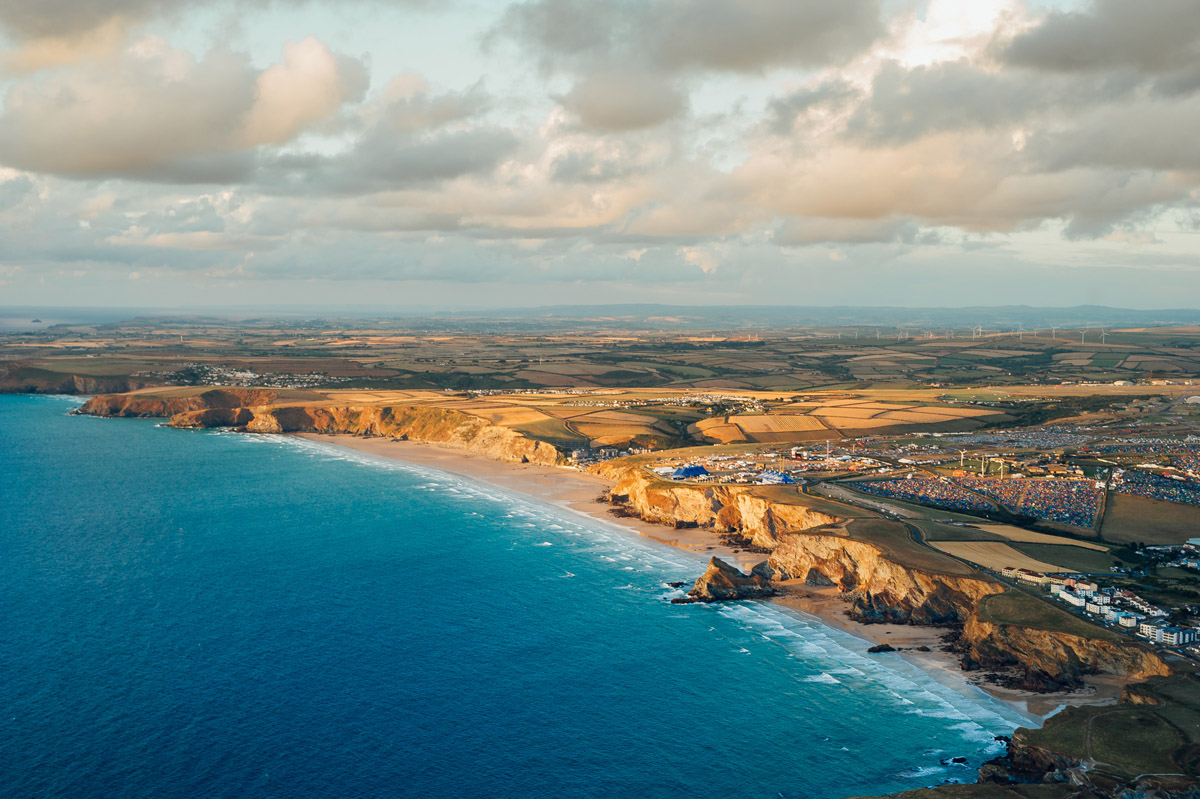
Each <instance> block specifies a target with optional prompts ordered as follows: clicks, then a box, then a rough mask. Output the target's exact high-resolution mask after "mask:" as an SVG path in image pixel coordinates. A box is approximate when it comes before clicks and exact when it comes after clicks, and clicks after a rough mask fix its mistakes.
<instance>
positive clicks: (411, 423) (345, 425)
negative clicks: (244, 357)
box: [78, 389, 559, 465]
mask: <svg viewBox="0 0 1200 799" xmlns="http://www.w3.org/2000/svg"><path fill="white" fill-rule="evenodd" d="M275 399H276V395H275V394H274V392H271V391H264V390H258V389H213V390H211V391H206V392H204V393H202V394H192V395H186V396H162V397H154V396H141V395H137V394H133V395H122V394H117V395H106V396H98V397H93V398H92V399H90V400H88V401H87V402H86V403H84V405H83V406H82V407H81V408H80V409H79V411H78V413H84V414H91V415H94V416H158V417H169V418H170V422H168V424H169V425H170V426H172V427H185V428H187V427H191V428H196V427H235V428H238V429H241V430H245V431H246V432H251V433H341V434H349V435H356V436H380V437H388V438H405V439H409V440H412V441H420V442H426V443H431V444H440V445H442V446H447V447H452V448H455V449H464V450H470V451H472V452H478V453H480V454H482V455H485V456H487V457H489V458H492V459H494V460H500V461H508V462H510V463H538V464H546V465H552V464H555V463H557V462H558V458H559V454H558V450H557V449H555V448H554V447H553V446H552V445H551V444H547V443H546V442H544V441H535V440H534V439H531V438H526V437H525V436H523V435H521V434H520V433H518V432H517V431H515V430H512V429H510V428H507V427H501V426H499V425H494V424H491V423H490V422H488V421H486V420H485V419H481V418H479V417H477V416H471V415H470V414H466V413H462V412H461V411H455V410H449V409H446V408H436V407H430V406H407V405H330V406H322V405H316V404H305V405H272V404H270V403H271V402H273V401H274V400H275Z"/></svg>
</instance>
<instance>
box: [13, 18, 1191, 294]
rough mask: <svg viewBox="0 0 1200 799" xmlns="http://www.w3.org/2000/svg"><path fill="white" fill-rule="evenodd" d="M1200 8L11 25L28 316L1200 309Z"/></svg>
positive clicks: (22, 283) (16, 180)
mask: <svg viewBox="0 0 1200 799" xmlns="http://www.w3.org/2000/svg"><path fill="white" fill-rule="evenodd" d="M1197 131H1200V13H1197V8H1196V4H1195V0H1139V2H1129V0H1092V1H1091V2H1087V1H1086V0H1080V1H1078V2H1048V1H1045V0H1043V1H1040V2H1033V1H1032V0H838V2H827V1H826V0H658V1H652V0H644V1H643V2H638V1H637V0H524V2H504V1H503V0H496V1H495V2H486V1H485V0H442V2H438V1H437V0H304V1H303V2H302V1H301V0H288V2H283V0H277V1H274V0H239V1H238V2H220V0H89V2H79V1H78V0H0V305H10V306H14V305H15V306H20V305H31V306H46V305H53V306H70V305H78V306H115V307H132V306H147V307H189V306H191V307H195V306H206V307H213V306H223V305H229V306H245V305H255V306H270V305H278V306H289V305H304V306H310V307H311V306H320V305H322V304H328V305H331V306H334V305H336V306H339V307H346V306H354V305H356V304H361V305H364V306H370V307H381V306H382V307H386V306H389V305H395V306H397V307H400V306H403V307H406V308H412V307H429V308H431V309H452V308H479V307H505V306H536V305H549V304H595V303H617V302H622V303H624V302H653V303H671V304H679V305H688V304H696V305H714V304H719V305H732V304H770V305H793V304H794V305H832V304H836V305H911V306H959V305H1004V304H1027V305H1078V304H1103V305H1113V306H1121V307H1134V308H1179V307H1200V136H1198V135H1197Z"/></svg>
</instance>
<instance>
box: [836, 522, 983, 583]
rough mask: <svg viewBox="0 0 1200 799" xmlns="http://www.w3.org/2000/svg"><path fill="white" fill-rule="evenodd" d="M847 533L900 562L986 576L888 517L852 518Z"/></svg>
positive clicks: (936, 569)
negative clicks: (930, 545)
mask: <svg viewBox="0 0 1200 799" xmlns="http://www.w3.org/2000/svg"><path fill="white" fill-rule="evenodd" d="M846 530H847V531H848V532H849V533H850V535H851V537H853V538H857V539H859V540H860V541H866V542H867V543H870V544H874V545H875V546H877V547H879V548H880V549H881V550H883V551H884V553H886V554H887V555H888V557H890V558H891V559H892V560H894V561H896V562H897V563H899V564H901V565H902V566H911V567H913V568H917V569H922V570H924V571H932V572H938V573H941V574H951V575H957V576H963V577H976V578H979V579H981V580H986V579H988V578H987V577H985V576H984V575H983V574H981V573H980V572H978V571H976V570H975V569H973V568H971V567H970V566H968V565H967V564H965V563H963V562H962V561H960V560H958V559H956V558H952V557H950V556H949V555H946V554H943V553H941V552H938V551H937V550H935V549H931V548H930V547H927V546H925V545H924V544H919V543H917V542H916V541H914V540H913V538H912V533H911V531H909V529H908V527H907V525H905V524H904V523H902V522H894V521H891V520H889V519H855V520H854V521H852V522H850V523H849V524H847V525H846Z"/></svg>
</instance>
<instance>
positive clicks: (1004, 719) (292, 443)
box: [242, 435, 1029, 773]
mask: <svg viewBox="0 0 1200 799" xmlns="http://www.w3.org/2000/svg"><path fill="white" fill-rule="evenodd" d="M242 438H243V439H244V440H258V441H262V442H266V441H273V442H275V443H276V444H277V445H279V446H287V447H292V448H294V449H297V450H299V451H300V452H302V453H304V454H307V455H308V456H310V457H313V458H320V459H327V460H343V461H350V462H354V463H357V464H360V465H363V466H369V467H371V468H375V469H380V468H382V469H389V470H393V471H397V472H401V473H404V474H406V475H409V476H412V477H415V478H417V479H419V480H422V481H423V482H422V483H421V485H422V486H423V487H424V488H426V489H427V490H433V491H441V492H443V493H447V494H450V495H452V496H454V497H455V498H463V499H475V500H487V501H488V502H492V503H502V504H503V505H504V512H503V513H502V514H500V515H496V516H494V518H502V519H506V520H509V521H510V523H512V526H513V527H514V528H518V529H523V530H536V531H538V532H539V533H540V534H541V535H543V536H544V535H547V534H550V535H553V536H556V537H558V538H561V539H562V540H563V542H564V543H566V542H570V543H571V544H572V545H573V546H574V547H575V548H576V549H577V550H578V551H579V552H581V553H584V554H586V555H588V556H590V557H591V558H592V559H593V560H595V561H600V562H603V563H609V564H613V565H620V566H621V570H622V571H637V572H645V573H648V574H652V575H654V576H655V580H654V583H652V584H649V585H647V586H645V587H644V588H642V589H639V588H638V587H637V586H635V585H634V584H633V583H628V584H626V585H621V586H614V589H615V590H620V591H635V590H647V591H652V592H653V595H654V596H656V597H662V598H670V597H674V596H683V592H682V591H677V592H672V593H667V594H663V593H662V592H661V588H660V586H658V585H655V584H657V583H661V581H663V580H670V579H690V578H691V577H692V576H694V574H695V572H696V571H697V569H698V568H699V567H700V566H701V565H702V564H703V562H704V558H703V557H702V556H698V555H693V554H692V553H688V552H684V551H682V550H677V549H674V548H670V547H666V546H664V545H660V544H656V543H654V542H651V541H648V540H646V539H642V538H640V537H637V536H636V534H634V533H631V532H629V531H628V530H627V529H625V528H623V527H621V526H619V525H617V524H615V523H612V522H608V521H606V520H603V519H596V518H593V517H591V516H587V515H584V514H582V513H580V512H578V511H573V510H571V509H568V508H563V507H560V506H557V505H553V504H550V503H547V502H542V501H540V500H538V499H536V498H532V497H527V496H524V495H520V494H515V493H510V492H508V491H505V490H503V489H497V488H495V487H492V486H482V485H480V484H478V483H475V482H473V481H472V480H470V479H468V478H464V477H459V476H457V475H453V474H450V473H446V472H442V471H441V470H438V469H435V468H432V467H427V466H418V465H415V464H411V463H407V462H404V461H396V460H390V459H382V458H377V457H373V456H369V455H363V454H361V453H357V452H354V451H352V450H345V449H342V448H337V447H332V446H329V445H326V444H324V443H318V442H313V441H308V440H306V439H302V438H296V437H292V436H269V435H268V436H242ZM553 543H554V542H553V541H552V540H546V539H542V540H540V541H538V542H537V545H538V546H544V545H546V544H553ZM563 576H564V577H566V576H571V577H573V576H574V575H573V574H572V573H571V572H566V573H565V574H564V575H563ZM691 611H692V612H714V611H715V612H716V613H717V614H718V615H719V616H720V617H722V618H724V619H725V620H726V622H727V623H731V624H733V625H734V626H735V628H736V629H739V630H741V631H742V632H743V633H745V634H749V635H751V636H752V637H753V639H754V640H757V641H759V642H761V643H763V644H765V645H767V646H768V649H767V650H764V651H765V652H770V651H776V652H778V651H782V652H783V653H785V654H786V655H787V656H789V657H793V656H794V657H795V658H797V659H798V660H799V661H800V662H803V663H806V664H809V665H811V666H813V667H816V668H817V669H819V670H820V672H819V674H817V675H812V676H801V675H797V676H796V679H797V680H798V681H799V682H807V683H822V684H826V685H845V686H847V687H849V688H852V689H854V690H857V691H860V692H864V693H868V694H871V695H875V696H877V697H878V700H879V701H881V702H885V703H890V704H892V705H893V706H894V708H895V712H899V713H906V712H907V713H914V714H918V715H920V716H924V717H927V718H937V719H947V720H950V721H954V722H956V723H955V724H953V725H951V728H952V729H954V730H955V731H956V732H958V733H959V735H960V736H961V737H962V739H963V740H964V742H970V743H972V744H982V743H985V742H991V740H992V737H993V735H994V734H996V733H997V732H1009V731H1011V730H1012V729H1013V728H1015V727H1016V726H1020V725H1023V724H1028V723H1029V719H1028V718H1026V717H1024V716H1023V715H1022V714H1020V713H1018V712H1017V711H1015V710H1014V709H1012V708H1010V707H1009V706H1007V705H1004V704H1003V703H1000V702H998V701H996V700H993V699H992V698H991V697H989V696H987V695H986V694H985V693H984V692H982V691H980V690H979V689H978V688H974V687H971V686H967V685H965V684H963V683H961V682H958V681H954V680H953V678H952V677H951V678H948V679H947V683H949V684H947V683H943V682H941V681H939V680H938V679H935V677H934V676H933V675H931V674H930V673H927V672H925V671H923V670H921V669H920V668H918V667H917V666H914V665H913V664H911V663H909V662H907V661H904V660H900V659H891V658H889V659H888V660H887V661H886V662H884V661H880V660H878V659H876V658H873V657H872V656H870V655H868V654H867V653H866V649H867V648H868V646H869V645H870V644H869V642H867V641H864V640H862V639H859V638H857V637H855V636H853V635H851V634H849V633H846V632H844V631H841V630H837V629H835V628H832V627H828V626H826V625H824V624H822V623H821V622H820V621H819V620H818V619H816V618H815V617H812V616H809V615H807V614H801V613H798V612H794V611H791V610H788V609H784V608H781V607H779V606H777V605H774V604H770V603H764V602H746V603H737V604H726V605H717V606H692V608H691ZM710 631H711V632H712V633H713V634H717V635H720V634H721V633H720V631H718V630H716V629H715V628H710ZM740 643H741V642H740V641H739V644H738V649H739V651H740V652H743V653H745V654H752V652H751V650H749V649H747V648H746V647H744V646H740ZM835 675H836V676H835ZM931 773H936V769H935V770H934V772H931Z"/></svg>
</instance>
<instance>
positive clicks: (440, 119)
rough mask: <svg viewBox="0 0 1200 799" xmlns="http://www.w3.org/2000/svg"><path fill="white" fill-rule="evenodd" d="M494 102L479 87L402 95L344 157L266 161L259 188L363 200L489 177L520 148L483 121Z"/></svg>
mask: <svg viewBox="0 0 1200 799" xmlns="http://www.w3.org/2000/svg"><path fill="white" fill-rule="evenodd" d="M489 103H490V98H489V97H488V96H487V95H486V94H485V93H484V92H483V91H482V89H481V88H479V87H478V86H476V87H473V88H472V89H470V90H468V91H466V92H449V93H445V94H440V95H430V94H429V93H428V92H427V91H426V90H425V89H424V88H423V87H422V88H420V89H418V90H415V91H410V92H408V93H406V94H401V95H400V96H398V97H395V98H393V99H391V100H390V101H387V102H384V103H383V104H382V105H381V106H378V107H376V108H373V109H368V110H367V111H366V112H365V114H364V116H366V117H368V118H369V119H370V121H369V123H368V125H367V127H366V128H365V129H364V130H362V131H361V132H360V133H359V135H358V137H357V138H356V140H355V141H354V142H353V144H351V145H350V146H349V147H348V149H346V150H345V151H344V152H341V153H336V154H332V155H323V154H300V155H296V154H288V155H283V156H278V157H275V158H271V159H266V160H264V161H263V163H262V164H261V168H260V170H259V173H258V175H257V181H258V183H259V185H261V186H262V187H263V188H265V189H266V190H267V191H270V192H273V193H281V192H290V191H304V192H307V193H318V194H320V193H333V194H361V193H366V192H374V191H383V190H388V189H401V188H410V187H414V186H428V185H430V184H434V183H437V182H440V181H445V180H451V179H454V178H459V177H463V176H465V175H473V174H486V173H488V172H490V171H492V170H493V169H495V168H496V166H497V165H498V164H499V163H500V162H501V161H502V160H504V159H505V158H507V157H509V156H511V155H513V154H514V153H515V152H516V151H517V150H518V148H519V147H520V145H521V141H520V140H519V139H518V137H517V136H516V135H515V134H514V133H513V132H512V131H510V130H508V129H506V128H502V127H497V126H493V125H488V124H485V123H482V122H481V121H480V120H479V119H478V117H479V116H480V115H481V114H483V113H484V111H486V109H487V107H488V105H489Z"/></svg>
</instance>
